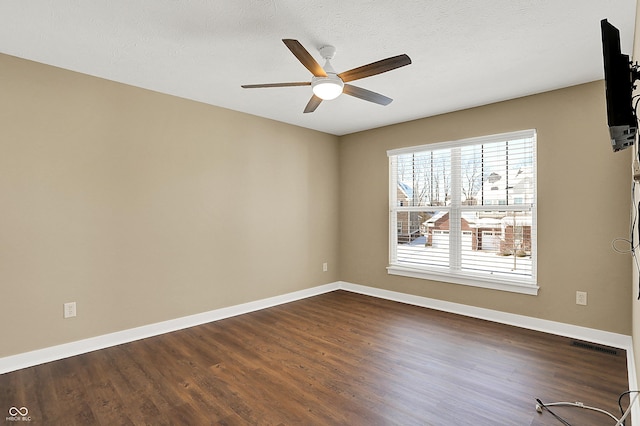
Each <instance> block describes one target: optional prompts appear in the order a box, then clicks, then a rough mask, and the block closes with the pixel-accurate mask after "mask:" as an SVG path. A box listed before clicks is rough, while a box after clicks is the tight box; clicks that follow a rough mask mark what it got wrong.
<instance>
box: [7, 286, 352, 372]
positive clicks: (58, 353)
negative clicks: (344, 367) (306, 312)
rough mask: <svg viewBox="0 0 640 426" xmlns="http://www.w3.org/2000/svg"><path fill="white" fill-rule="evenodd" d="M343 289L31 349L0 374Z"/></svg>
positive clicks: (249, 304) (322, 290)
mask: <svg viewBox="0 0 640 426" xmlns="http://www.w3.org/2000/svg"><path fill="white" fill-rule="evenodd" d="M339 288H340V284H339V283H331V284H325V285H321V286H318V287H312V288H309V289H305V290H300V291H295V292H292V293H287V294H283V295H280V296H274V297H269V298H267V299H261V300H256V301H253V302H247V303H242V304H240V305H234V306H230V307H227V308H221V309H215V310H212V311H208V312H203V313H200V314H195V315H189V316H186V317H182V318H176V319H173V320H168V321H162V322H159V323H155V324H149V325H145V326H142V327H136V328H131V329H128V330H123V331H118V332H115V333H110V334H104V335H102V336H97V337H91V338H88V339H83V340H78V341H75V342H71V343H64V344H61V345H57V346H51V347H48V348H44V349H38V350H35V351H31V352H25V353H21V354H17V355H11V356H8V357H4V358H0V374H4V373H8V372H10V371H15V370H20V369H22V368H27V367H32V366H34V365H39V364H44V363H46V362H51V361H57V360H60V359H64V358H69V357H72V356H76V355H81V354H84V353H88V352H93V351H96V350H99V349H104V348H108V347H111V346H116V345H121V344H123V343H129V342H133V341H135V340H140V339H146V338H148V337H153V336H158V335H160V334H164V333H170V332H172V331H177V330H182V329H185V328H189V327H193V326H196V325H200V324H205V323H208V322H212V321H218V320H221V319H225V318H230V317H234V316H237V315H242V314H246V313H249V312H254V311H258V310H261V309H265V308H270V307H272V306H277V305H282V304H284V303H289V302H294V301H296V300H300V299H306V298H308V297H311V296H316V295H319V294H323V293H328V292H330V291H334V290H338V289H339Z"/></svg>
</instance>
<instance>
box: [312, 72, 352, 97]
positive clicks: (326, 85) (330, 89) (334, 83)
mask: <svg viewBox="0 0 640 426" xmlns="http://www.w3.org/2000/svg"><path fill="white" fill-rule="evenodd" d="M343 87H344V83H343V82H342V80H341V79H340V77H338V76H331V75H330V76H328V77H314V78H313V80H312V82H311V88H312V90H313V94H314V95H316V96H317V97H319V98H320V99H322V100H325V101H330V100H331V99H335V98H337V97H338V96H340V94H341V93H342V88H343Z"/></svg>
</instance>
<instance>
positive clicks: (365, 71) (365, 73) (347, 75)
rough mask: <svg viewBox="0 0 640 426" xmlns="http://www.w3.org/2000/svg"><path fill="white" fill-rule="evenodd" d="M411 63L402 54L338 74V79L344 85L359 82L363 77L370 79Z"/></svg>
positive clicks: (409, 59)
mask: <svg viewBox="0 0 640 426" xmlns="http://www.w3.org/2000/svg"><path fill="white" fill-rule="evenodd" d="M410 63H411V58H409V57H408V56H407V55H405V54H402V55H398V56H393V57H391V58H387V59H382V60H380V61H377V62H372V63H370V64H368V65H363V66H361V67H358V68H353V69H351V70H349V71H345V72H343V73H340V74H338V77H340V78H341V79H342V81H344V82H345V83H346V82H348V81H353V80H359V79H361V78H365V77H371V76H372V75H376V74H382V73H383V72H387V71H391V70H394V69H396V68H400V67H404V66H405V65H409V64H410Z"/></svg>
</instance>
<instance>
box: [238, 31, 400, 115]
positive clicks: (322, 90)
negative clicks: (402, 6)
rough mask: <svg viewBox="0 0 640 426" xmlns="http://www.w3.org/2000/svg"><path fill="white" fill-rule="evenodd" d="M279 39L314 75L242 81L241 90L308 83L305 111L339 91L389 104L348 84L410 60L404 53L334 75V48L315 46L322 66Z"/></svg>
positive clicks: (299, 48)
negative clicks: (305, 78) (301, 79)
mask: <svg viewBox="0 0 640 426" xmlns="http://www.w3.org/2000/svg"><path fill="white" fill-rule="evenodd" d="M282 41H283V42H284V44H285V45H286V46H287V47H288V48H289V50H290V51H291V53H293V54H294V56H295V57H296V58H298V60H299V61H300V62H301V63H302V65H304V66H305V67H306V68H307V69H308V70H309V71H311V74H313V77H312V78H311V81H304V82H293V83H267V84H245V85H242V86H241V87H242V88H244V89H257V88H265V87H292V86H311V88H312V90H313V96H311V99H310V100H309V103H307V106H306V107H305V109H304V112H305V113H307V112H313V111H315V110H316V108H318V105H320V103H321V102H322V101H323V100H330V99H335V98H337V97H338V96H339V95H340V94H341V93H345V94H347V95H350V96H354V97H356V98H360V99H364V100H365V101H369V102H373V103H376V104H379V105H389V104H390V103H391V101H393V99H391V98H388V97H386V96H384V95H381V94H380V93H376V92H372V91H371V90H367V89H363V88H361V87H357V86H354V85H352V84H347V83H348V82H350V81H354V80H359V79H361V78H365V77H371V76H372V75H377V74H382V73H383V72H387V71H391V70H394V69H396V68H400V67H403V66H405V65H409V64H410V63H411V58H409V56H407V55H404V54H403V55H398V56H392V57H390V58H387V59H382V60H380V61H377V62H373V63H370V64H368V65H363V66H361V67H357V68H353V69H351V70H349V71H345V72H342V73H340V74H336V72H335V71H334V70H333V67H332V66H331V62H330V61H331V59H333V56H334V55H335V53H336V49H335V47H333V46H323V47H321V48H319V49H318V50H319V51H320V55H322V58H323V59H324V60H325V64H324V67H321V66H320V64H318V63H317V62H316V60H315V59H313V57H312V56H311V54H310V53H309V52H308V51H307V49H305V48H304V47H303V46H302V44H300V42H299V41H298V40H293V39H283V40H282Z"/></svg>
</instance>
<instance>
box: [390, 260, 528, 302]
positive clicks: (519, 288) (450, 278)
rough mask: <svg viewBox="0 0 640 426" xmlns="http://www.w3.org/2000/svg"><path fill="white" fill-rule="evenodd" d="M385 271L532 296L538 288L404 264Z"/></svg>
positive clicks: (492, 277)
mask: <svg viewBox="0 0 640 426" xmlns="http://www.w3.org/2000/svg"><path fill="white" fill-rule="evenodd" d="M387 272H388V273H389V275H400V276H403V277H411V278H420V279H424V280H433V281H443V282H447V283H452V284H461V285H468V286H472V287H481V288H488V289H492V290H501V291H509V292H512V293H520V294H529V295H532V296H537V295H538V290H539V289H540V287H538V285H537V284H536V283H534V282H531V281H525V280H522V281H517V280H513V279H508V278H506V279H505V278H502V277H495V276H487V278H483V277H480V276H478V275H466V274H452V273H449V272H438V271H433V270H429V271H428V270H424V269H418V268H411V267H408V266H405V265H390V266H388V267H387Z"/></svg>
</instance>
